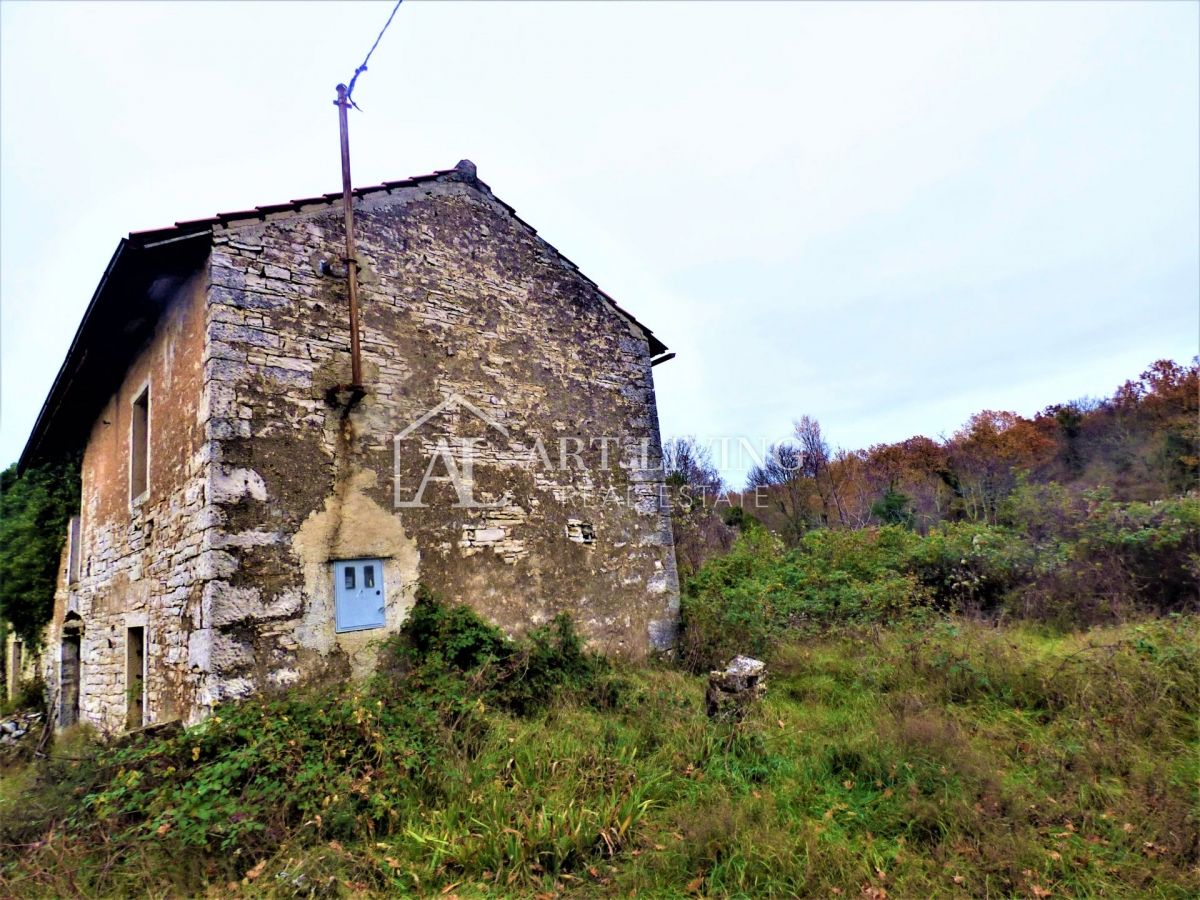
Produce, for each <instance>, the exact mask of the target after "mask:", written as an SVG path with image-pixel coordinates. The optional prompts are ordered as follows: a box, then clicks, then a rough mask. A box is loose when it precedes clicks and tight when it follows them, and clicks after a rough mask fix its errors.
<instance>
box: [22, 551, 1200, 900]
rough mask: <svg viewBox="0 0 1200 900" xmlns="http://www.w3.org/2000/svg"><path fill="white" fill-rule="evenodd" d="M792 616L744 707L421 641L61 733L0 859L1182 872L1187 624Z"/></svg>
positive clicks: (429, 892)
mask: <svg viewBox="0 0 1200 900" xmlns="http://www.w3.org/2000/svg"><path fill="white" fill-rule="evenodd" d="M881 552H883V551H881ZM475 627H476V626H475V625H474V624H471V623H468V624H465V625H461V628H462V629H463V630H466V629H467V628H475ZM792 638H793V639H792V640H790V641H788V642H786V643H784V644H782V645H780V647H779V648H778V650H777V652H776V654H775V661H774V663H773V665H772V671H771V674H770V681H769V684H770V692H769V694H768V696H767V699H766V700H765V701H764V703H763V705H762V706H761V707H758V708H756V709H754V710H752V711H751V714H750V715H749V716H748V717H747V719H746V720H745V721H744V722H742V723H741V724H740V725H732V724H730V723H724V722H713V721H710V720H709V719H707V717H706V716H705V714H704V711H703V688H704V680H703V679H702V678H693V677H689V676H686V675H683V674H681V673H679V672H677V671H669V670H663V669H661V668H655V667H645V668H641V669H630V670H627V671H626V672H625V677H626V679H627V680H628V681H629V688H628V690H627V691H626V693H625V694H623V695H622V697H621V699H620V701H619V702H618V703H617V704H616V705H613V706H609V707H606V708H598V707H596V706H595V705H592V704H590V703H587V702H583V703H580V702H578V698H577V697H574V696H571V695H570V694H569V692H568V693H562V692H560V694H561V695H560V697H559V700H558V701H557V702H554V703H551V704H549V705H546V706H542V707H541V708H539V709H538V710H537V711H536V712H534V713H532V714H531V715H529V716H518V715H516V714H513V713H510V712H507V711H505V710H503V709H498V708H495V707H491V706H489V705H488V704H487V703H481V699H482V698H481V696H480V694H479V693H478V692H474V693H472V691H471V690H470V685H471V684H472V679H473V678H474V675H472V674H470V673H472V672H473V673H475V674H478V672H480V671H482V670H483V669H484V668H485V667H487V666H489V665H491V664H492V663H489V662H488V661H487V660H486V659H483V658H476V660H475V662H476V663H477V666H476V668H474V669H471V670H469V671H468V672H467V673H464V672H461V671H459V670H457V669H454V668H453V667H445V666H444V667H443V670H442V674H441V676H439V677H435V674H434V673H433V672H432V671H428V672H426V673H425V675H419V674H418V673H419V672H420V671H422V670H423V669H424V668H425V667H426V665H427V664H429V663H431V662H432V660H433V658H434V656H435V655H437V653H438V651H433V652H431V653H429V654H428V655H426V656H423V657H420V654H419V652H417V653H416V654H415V655H414V656H413V657H412V659H413V664H414V665H415V666H416V667H417V668H415V669H414V670H413V672H412V673H410V675H409V676H408V677H406V678H397V677H395V676H394V675H385V676H381V677H380V678H379V679H377V680H376V681H375V682H373V683H372V684H369V685H366V686H363V687H362V688H361V689H359V690H351V689H337V690H329V689H324V690H313V691H309V692H304V691H297V692H294V693H293V694H291V695H290V696H288V697H286V698H276V699H273V700H256V701H248V702H246V703H243V704H241V705H233V706H228V707H224V708H222V709H220V710H219V711H218V712H217V715H216V716H215V717H213V718H210V719H209V720H208V721H207V722H206V723H204V724H203V725H200V726H196V727H194V728H191V729H187V730H185V731H182V732H178V733H175V734H165V735H158V736H154V735H141V736H138V737H136V738H131V739H129V740H128V742H127V743H125V744H124V745H121V746H112V745H109V746H106V747H99V748H98V747H95V746H94V745H93V746H92V747H91V748H90V749H89V748H87V747H84V746H80V745H79V743H78V742H76V743H73V744H66V743H62V744H60V745H59V746H57V747H55V748H54V751H53V758H52V759H51V760H50V761H49V762H47V763H45V764H43V768H42V769H31V770H23V771H21V772H12V773H9V772H5V773H4V774H5V779H4V782H5V783H6V784H8V783H14V784H18V785H20V787H21V789H22V791H23V793H21V794H20V795H10V794H9V793H7V792H6V790H0V845H2V846H0V879H2V880H0V885H3V887H4V890H5V892H7V893H11V894H13V895H15V896H21V897H27V898H42V897H62V896H71V897H126V896H147V897H156V898H158V897H163V898H165V897H190V896H229V895H235V894H236V895H240V896H251V897H260V898H278V900H284V898H287V900H291V898H294V897H296V896H331V897H332V896H371V897H374V896H424V897H439V896H443V895H445V896H450V895H451V894H454V895H457V896H458V897H460V898H463V900H466V898H482V897H489V898H511V897H527V896H537V895H541V896H547V895H555V896H560V897H565V898H571V897H578V898H581V900H582V898H599V897H629V896H631V895H632V894H633V893H634V892H636V895H637V896H638V897H639V898H659V900H680V898H683V897H687V896H703V897H711V898H720V900H734V898H772V900H774V898H780V900H782V898H792V897H796V896H802V897H808V896H813V897H829V896H839V895H840V896H843V897H847V896H854V897H859V896H864V895H865V896H874V897H876V898H880V897H882V896H883V895H882V893H880V891H886V893H887V896H888V897H889V898H890V900H901V898H914V900H915V898H921V900H924V898H959V897H964V896H979V897H984V896H997V897H1028V896H1041V897H1046V896H1050V897H1058V896H1064V897H1066V896H1070V897H1117V898H1134V897H1145V896H1154V897H1159V898H1163V900H1184V898H1191V897H1194V896H1195V895H1196V893H1197V891H1200V869H1198V868H1197V866H1198V864H1200V846H1198V845H1197V842H1196V837H1195V836H1196V834H1197V827H1196V824H1197V823H1196V819H1195V816H1196V809H1197V808H1198V806H1200V793H1198V791H1197V787H1198V786H1197V783H1196V780H1195V772H1196V768H1197V765H1200V756H1197V753H1198V752H1200V751H1198V747H1200V741H1198V739H1200V735H1198V734H1197V730H1196V722H1197V719H1198V717H1200V699H1198V698H1200V622H1197V621H1196V620H1195V619H1190V618H1186V617H1174V618H1167V619H1162V620H1159V621H1156V622H1150V623H1145V624H1139V625H1126V626H1119V627H1109V628H1101V629H1097V630H1095V631H1093V632H1092V633H1089V634H1087V635H1078V634H1076V635H1066V636H1052V635H1048V634H1046V633H1045V632H1044V631H1043V630H1033V629H1029V628H1024V627H1015V628H1014V627H1001V628H996V627H993V626H984V625H981V624H979V623H977V622H974V621H971V620H961V619H947V618H933V619H930V620H929V621H928V622H926V623H925V625H924V626H922V627H919V628H912V627H908V626H895V627H892V628H888V629H876V628H871V629H861V630H856V629H842V630H840V631H838V632H830V633H826V634H823V635H816V634H810V635H807V636H803V637H801V638H800V639H799V640H796V638H797V635H796V634H793V635H792ZM418 657H420V658H419V659H418ZM418 682H419V683H418ZM31 773H34V774H31ZM80 797H82V798H83V801H82V804H80V800H79V798H80ZM234 880H240V883H239V884H238V885H236V887H235V888H227V887H226V885H227V884H228V883H229V882H230V881H234ZM1034 888H1037V890H1036V891H1035V890H1034ZM871 891H875V893H874V894H873V895H872V894H871V893H870V892H871ZM1039 892H1049V894H1047V893H1039Z"/></svg>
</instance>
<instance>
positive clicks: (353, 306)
mask: <svg viewBox="0 0 1200 900" xmlns="http://www.w3.org/2000/svg"><path fill="white" fill-rule="evenodd" d="M337 95H338V98H337V100H335V101H334V102H335V103H336V104H337V108H338V127H339V130H340V131H341V135H342V209H343V210H344V211H345V214H346V256H345V262H346V282H347V285H348V287H349V292H350V389H351V390H353V391H361V390H362V351H361V349H360V348H359V337H358V256H357V254H356V253H355V251H354V193H353V191H352V189H351V187H350V125H349V123H348V122H347V121H346V112H347V110H349V109H350V103H351V101H350V97H349V95H348V94H347V92H346V86H345V85H344V84H339V85H338V86H337Z"/></svg>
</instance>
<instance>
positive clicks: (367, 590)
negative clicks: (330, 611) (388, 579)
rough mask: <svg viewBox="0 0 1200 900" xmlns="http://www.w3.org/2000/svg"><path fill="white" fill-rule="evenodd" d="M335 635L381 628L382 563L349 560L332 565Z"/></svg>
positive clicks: (382, 596)
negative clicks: (335, 618) (336, 631)
mask: <svg viewBox="0 0 1200 900" xmlns="http://www.w3.org/2000/svg"><path fill="white" fill-rule="evenodd" d="M333 585H334V598H335V600H336V606H337V630H338V631H362V630H364V629H367V628H382V627H383V625H384V613H383V606H384V593H383V561H382V560H379V559H351V560H345V561H343V562H335V563H334V564H333Z"/></svg>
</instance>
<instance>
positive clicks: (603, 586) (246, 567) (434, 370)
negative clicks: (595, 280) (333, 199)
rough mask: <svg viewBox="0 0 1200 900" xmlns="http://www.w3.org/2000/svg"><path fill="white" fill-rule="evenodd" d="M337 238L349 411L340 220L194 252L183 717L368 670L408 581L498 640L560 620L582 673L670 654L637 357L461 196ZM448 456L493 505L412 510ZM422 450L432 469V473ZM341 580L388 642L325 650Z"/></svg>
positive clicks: (603, 309) (588, 288)
mask: <svg viewBox="0 0 1200 900" xmlns="http://www.w3.org/2000/svg"><path fill="white" fill-rule="evenodd" d="M356 226H357V227H356V231H357V235H358V247H359V251H360V260H359V261H360V264H361V272H362V277H361V283H362V290H361V309H362V327H363V360H364V382H365V387H366V394H365V396H363V397H361V399H355V398H352V397H351V396H350V395H349V394H348V393H347V392H345V391H342V392H339V391H338V390H337V388H338V387H339V386H340V385H345V384H346V383H347V382H348V381H349V359H348V351H349V334H348V327H347V313H346V307H347V302H346V279H345V269H344V266H343V264H342V263H341V260H340V257H341V255H342V241H343V229H342V220H341V216H340V212H339V211H338V209H337V208H336V207H328V206H323V207H321V208H319V209H317V210H313V211H309V212H305V213H303V214H300V215H296V214H290V215H283V216H280V217H278V218H271V217H267V218H266V221H263V222H255V223H252V224H246V223H237V224H235V225H231V226H230V227H228V228H226V229H217V231H216V233H215V236H214V247H213V253H212V258H211V263H212V269H211V279H212V287H211V290H210V294H209V307H208V322H207V329H208V360H207V364H206V369H205V378H206V383H207V396H208V404H209V413H210V416H211V419H210V434H211V436H212V438H213V450H212V458H213V462H214V470H213V475H212V487H213V491H212V497H211V499H212V502H213V503H214V504H215V511H214V517H215V518H216V519H217V520H219V521H220V523H221V528H222V530H221V536H220V537H219V538H217V539H216V540H215V543H214V554H213V564H212V567H211V568H212V571H213V576H214V577H213V579H212V580H211V581H210V582H209V583H208V584H207V586H206V588H205V591H204V603H203V614H202V617H201V627H200V628H199V629H198V630H197V631H196V632H195V633H194V634H193V636H192V641H193V658H194V659H196V660H203V663H202V667H203V668H204V669H205V670H206V671H207V673H208V674H209V676H210V682H209V683H210V685H211V690H210V691H209V692H208V693H207V694H206V695H205V697H204V698H203V701H204V702H205V703H211V702H215V701H217V700H219V699H224V698H227V697H238V696H244V695H245V694H247V693H249V692H250V691H252V690H254V689H255V688H256V687H265V686H269V685H273V684H287V683H290V682H291V681H294V680H296V679H297V678H300V677H302V676H305V675H308V674H311V673H315V672H317V671H321V670H322V669H331V670H332V671H333V672H335V673H347V672H352V671H366V670H367V669H369V668H370V667H371V665H372V664H373V660H374V648H375V646H376V644H377V642H378V639H379V638H380V636H381V635H382V634H385V633H386V632H388V631H392V630H394V629H396V628H398V627H399V625H400V624H401V623H402V622H403V619H404V617H405V615H406V613H407V610H408V608H409V607H410V606H411V604H412V602H413V600H414V596H415V591H416V587H417V583H418V580H419V581H420V582H421V583H423V584H425V585H426V586H427V587H429V588H430V589H432V590H433V591H434V592H436V593H439V594H441V595H442V596H443V597H444V598H445V599H446V600H449V601H452V602H465V603H469V604H471V605H472V606H473V607H475V608H476V609H477V610H479V611H480V612H481V613H482V614H484V615H485V616H486V617H488V618H489V619H491V620H492V621H493V622H495V623H497V624H498V625H500V626H501V627H503V628H504V629H505V630H507V631H508V632H509V633H512V634H518V633H520V632H522V631H524V630H525V629H526V628H528V627H529V626H531V625H537V624H540V623H543V622H546V621H548V620H549V619H550V618H552V617H553V616H554V615H555V614H557V613H559V612H564V611H565V612H570V613H572V614H573V616H574V617H575V619H576V622H577V623H578V625H579V627H580V629H581V631H582V632H583V633H584V635H585V636H586V637H587V638H588V639H589V641H590V642H591V643H592V645H593V646H595V647H596V648H598V649H602V650H605V651H608V652H616V653H623V654H627V655H631V656H640V655H643V654H645V653H647V652H648V651H649V650H650V649H651V647H652V645H654V644H655V643H657V644H659V645H665V644H666V643H669V641H670V640H671V638H672V635H673V627H674V621H675V614H676V608H677V603H678V586H677V581H676V575H675V564H674V551H673V544H672V540H671V534H670V523H669V518H668V517H667V516H666V514H665V512H666V510H665V499H664V497H663V496H662V490H661V488H662V484H661V467H660V464H659V457H660V440H659V434H658V424H657V412H656V408H655V399H654V388H653V381H652V378H651V373H650V357H649V350H648V341H647V338H646V335H645V334H644V333H643V332H642V331H641V329H639V328H638V327H637V326H636V324H634V323H633V322H632V321H631V320H629V319H628V318H627V317H626V316H624V315H623V314H622V313H621V312H620V311H619V310H617V309H616V307H615V306H614V305H613V304H612V303H611V301H609V300H608V299H607V298H605V297H604V296H603V295H602V293H601V292H600V291H598V290H597V289H596V287H595V286H594V285H593V284H592V283H591V282H590V281H588V280H587V279H586V278H584V277H582V276H581V275H580V274H579V273H578V272H577V271H576V270H575V268H574V267H573V266H572V265H571V264H570V263H568V262H567V261H565V260H564V259H563V258H562V257H561V256H560V255H559V254H558V253H557V252H556V251H555V250H554V249H553V248H552V247H550V246H549V245H548V244H546V243H545V242H544V241H542V240H541V239H540V238H538V237H537V236H536V234H535V233H534V232H533V230H532V229H530V228H529V227H528V226H526V225H525V224H524V223H522V222H521V221H520V220H518V219H517V218H516V217H515V216H514V215H513V214H512V213H511V210H509V209H508V208H506V207H505V206H504V205H503V204H501V203H500V202H498V201H497V200H495V199H494V198H493V197H492V196H491V195H490V192H489V191H487V189H486V187H485V186H482V185H481V184H480V183H478V182H476V181H475V180H474V177H473V172H469V171H462V172H461V173H459V174H456V175H455V176H453V177H451V178H444V179H442V180H441V181H440V182H439V183H427V184H420V185H417V186H413V187H398V188H396V189H395V190H393V191H390V192H388V193H386V194H382V193H381V194H377V195H371V196H370V197H369V198H368V199H362V200H360V201H358V202H357V203H356ZM435 410H436V411H437V412H436V414H435V415H433V416H432V417H431V418H428V419H427V420H426V421H424V422H422V423H421V424H420V425H419V426H418V427H414V428H411V429H410V426H412V425H413V423H416V422H418V420H420V419H421V418H422V416H424V415H425V414H427V413H429V412H430V411H435ZM406 429H407V431H406ZM398 434H404V437H403V438H402V439H401V440H398V441H397V440H395V436H396V435H398ZM600 438H604V439H606V440H597V439H600ZM464 439H475V440H474V443H473V445H472V449H473V451H474V465H473V468H471V469H470V470H469V471H466V472H463V471H460V472H459V473H458V474H459V475H460V476H461V480H460V484H459V488H460V489H461V488H462V484H463V483H464V482H467V483H468V493H469V495H470V497H471V498H473V499H474V500H475V501H477V502H479V503H481V504H489V506H488V507H487V508H476V507H471V506H467V505H463V504H461V503H460V502H459V501H461V500H462V499H463V496H462V494H461V493H459V492H457V491H456V490H455V485H452V484H448V483H446V482H444V481H442V482H438V481H431V482H429V483H428V484H427V485H426V490H425V492H424V494H423V495H422V497H421V500H422V501H423V502H424V504H426V505H424V506H417V505H413V501H414V498H415V497H416V495H417V493H418V488H419V486H420V484H421V482H422V480H423V479H424V478H425V476H426V475H427V474H431V473H433V474H435V476H436V477H442V478H445V477H447V476H448V474H449V473H448V470H447V468H446V466H447V464H448V462H453V461H454V460H455V459H457V460H458V462H459V464H460V465H461V464H462V463H463V461H464V457H463V454H462V444H461V441H462V440H464ZM439 442H441V443H439ZM441 448H445V454H449V455H450V459H449V460H447V459H446V458H445V455H443V457H441V458H439V460H438V461H436V462H435V463H434V468H433V469H430V468H429V466H430V459H431V457H432V456H433V455H436V454H437V453H438V452H439V451H440V449H441ZM564 462H565V463H566V467H565V468H563V466H562V463H564ZM394 474H398V476H399V477H398V479H394V477H393V476H394ZM397 504H401V505H399V506H398V505H397ZM404 504H407V505H404ZM355 557H380V558H382V559H383V560H384V568H385V573H384V574H385V583H386V586H387V597H386V623H387V624H386V628H385V629H384V631H382V632H380V631H363V632H355V633H350V634H337V633H335V628H334V615H333V602H334V600H333V582H332V572H331V568H330V563H331V561H332V560H335V559H339V558H355Z"/></svg>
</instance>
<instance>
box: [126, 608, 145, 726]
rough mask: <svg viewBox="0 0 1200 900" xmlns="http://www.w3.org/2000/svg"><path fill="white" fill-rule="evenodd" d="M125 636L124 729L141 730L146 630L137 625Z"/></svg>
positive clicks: (143, 713) (143, 703)
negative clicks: (125, 710)
mask: <svg viewBox="0 0 1200 900" xmlns="http://www.w3.org/2000/svg"><path fill="white" fill-rule="evenodd" d="M126 634H127V638H126V644H125V698H126V703H127V706H126V709H127V713H126V717H125V727H126V728H141V727H142V726H143V725H145V724H146V628H145V626H143V625H138V626H135V627H132V628H130V629H129V630H128V631H127V632H126Z"/></svg>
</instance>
